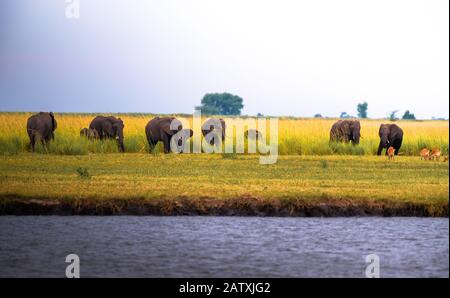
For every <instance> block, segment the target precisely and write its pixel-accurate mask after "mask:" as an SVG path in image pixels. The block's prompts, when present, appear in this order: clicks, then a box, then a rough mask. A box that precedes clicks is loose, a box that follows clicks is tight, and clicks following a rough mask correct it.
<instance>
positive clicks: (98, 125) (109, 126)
mask: <svg viewBox="0 0 450 298" xmlns="http://www.w3.org/2000/svg"><path fill="white" fill-rule="evenodd" d="M124 127H125V125H124V124H123V121H122V119H120V118H116V117H113V116H108V117H105V116H97V117H95V118H94V119H93V120H92V122H91V124H90V125H89V129H95V130H96V131H97V133H98V135H99V138H100V140H103V139H117V143H118V145H119V151H120V152H125V146H124V145H123V128H124Z"/></svg>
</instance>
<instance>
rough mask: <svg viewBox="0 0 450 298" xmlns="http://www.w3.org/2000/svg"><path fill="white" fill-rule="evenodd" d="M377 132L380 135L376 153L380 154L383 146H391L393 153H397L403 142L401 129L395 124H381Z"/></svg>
mask: <svg viewBox="0 0 450 298" xmlns="http://www.w3.org/2000/svg"><path fill="white" fill-rule="evenodd" d="M378 134H379V135H380V145H379V146H378V151H377V155H381V151H383V149H384V148H386V149H387V148H389V147H391V146H392V147H394V149H395V151H394V154H395V155H398V151H399V150H400V147H401V146H402V142H403V130H402V129H401V128H400V127H399V126H398V125H397V124H381V125H380V130H379V132H378ZM386 155H387V150H386Z"/></svg>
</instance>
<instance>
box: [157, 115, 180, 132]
mask: <svg viewBox="0 0 450 298" xmlns="http://www.w3.org/2000/svg"><path fill="white" fill-rule="evenodd" d="M171 126H172V128H175V127H176V129H170V127H171ZM160 128H161V129H162V130H163V131H164V132H165V133H167V134H168V135H170V136H173V135H174V134H176V133H177V132H178V131H180V130H181V129H182V124H181V121H180V120H178V119H176V118H171V119H168V120H167V121H164V122H162V123H161V125H160Z"/></svg>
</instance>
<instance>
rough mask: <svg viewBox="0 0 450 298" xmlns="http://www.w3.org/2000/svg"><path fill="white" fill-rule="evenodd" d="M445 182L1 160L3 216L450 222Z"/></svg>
mask: <svg viewBox="0 0 450 298" xmlns="http://www.w3.org/2000/svg"><path fill="white" fill-rule="evenodd" d="M448 179H449V169H448V162H442V161H440V162H438V161H421V160H420V159H419V158H418V157H408V156H399V157H397V158H396V160H395V161H388V160H387V158H386V157H385V156H281V157H279V159H278V162H277V163H276V164H273V165H260V164H259V163H258V158H257V157H256V156H248V155H247V156H246V155H220V154H215V155H206V154H195V155H194V154H184V155H175V154H168V155H164V154H158V155H153V154H129V153H126V154H88V155H79V156H65V155H61V156H55V155H48V154H31V153H25V154H17V155H3V156H1V157H0V210H5V208H6V207H7V206H8V204H11V202H17V201H18V200H20V201H32V200H39V201H40V202H44V203H45V202H53V203H55V202H56V204H68V205H70V206H71V208H75V207H74V206H82V205H83V204H85V205H89V206H91V207H92V206H94V207H95V206H101V205H102V204H103V205H104V204H105V203H111V204H112V205H114V204H116V205H115V206H113V207H111V208H118V209H120V208H121V207H120V206H123V205H124V204H125V205H126V204H127V203H126V202H134V203H136V202H137V204H145V203H146V202H147V203H148V202H150V203H151V202H160V203H159V204H160V205H161V206H160V207H161V208H163V209H164V208H166V209H167V210H168V211H167V210H166V209H165V210H166V211H167V213H168V214H171V213H170V210H172V211H173V209H174V208H177V206H178V207H180V208H183V206H182V205H183V204H185V205H186V204H187V205H189V204H190V206H191V207H192V206H193V205H195V208H197V209H196V210H197V211H196V212H198V210H202V208H206V207H205V206H204V205H202V204H204V203H205V202H207V204H208V206H209V207H208V208H214V206H216V207H217V206H219V205H220V204H222V205H223V204H226V202H227V201H228V202H233V204H235V205H236V204H238V205H239V204H241V205H245V204H250V203H251V204H253V203H255V204H260V205H261V206H260V208H263V209H264V208H266V209H264V210H266V211H267V210H268V209H267V208H269V209H270V208H272V209H273V208H277V207H276V206H280V204H281V205H283V204H284V203H286V202H291V203H292V204H293V205H292V204H291V205H289V204H288V205H286V206H288V207H286V208H294V209H295V208H297V207H298V206H305V205H309V206H321V205H327V206H328V207H333V206H338V207H339V206H341V207H348V206H353V207H356V208H358V207H364V208H365V207H369V208H370V207H371V206H372V207H374V206H375V207H374V208H375V209H377V208H378V209H380V210H385V209H386V208H394V209H395V208H400V209H401V208H413V209H414V208H416V207H415V206H419V207H420V208H422V209H423V210H426V214H427V215H430V216H448V198H449V193H448V187H449V180H448ZM118 202H120V203H118ZM161 202H163V203H161ZM183 202H184V203H183ZM252 202H253V203H252ZM180 204H181V205H180ZM205 204H206V203H205ZM217 204H219V205H217ZM211 206H213V207H211ZM289 206H291V207H289ZM292 206H294V207H292ZM295 206H297V207H295ZM405 206H409V207H405ZM184 207H186V206H184ZM235 207H236V206H235ZM247 207H248V206H247ZM1 208H3V209H1ZM192 208H194V207H192ZM195 208H194V209H195ZM188 209H189V208H188ZM184 210H187V209H184ZM205 210H206V209H205ZM289 210H290V209H289ZM302 210H304V209H302ZM205 212H206V213H207V211H205ZM138 213H139V212H138ZM162 213H164V212H162ZM200 213H201V212H200ZM269 213H270V212H269ZM275 214H276V213H275ZM409 215H410V214H409Z"/></svg>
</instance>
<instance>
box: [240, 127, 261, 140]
mask: <svg viewBox="0 0 450 298" xmlns="http://www.w3.org/2000/svg"><path fill="white" fill-rule="evenodd" d="M244 137H245V138H246V139H250V140H259V139H261V138H262V133H261V132H260V131H259V130H257V129H249V130H246V131H245V133H244Z"/></svg>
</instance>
